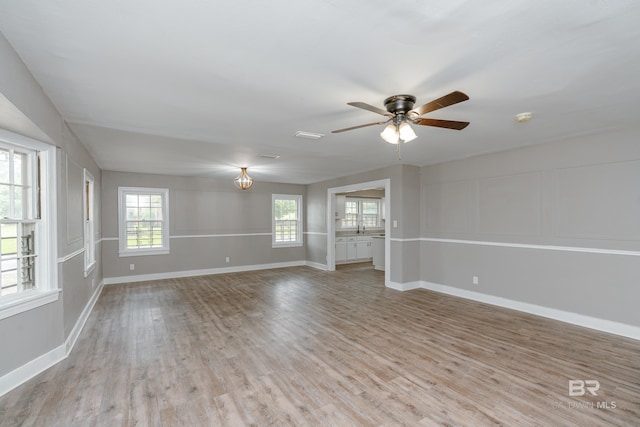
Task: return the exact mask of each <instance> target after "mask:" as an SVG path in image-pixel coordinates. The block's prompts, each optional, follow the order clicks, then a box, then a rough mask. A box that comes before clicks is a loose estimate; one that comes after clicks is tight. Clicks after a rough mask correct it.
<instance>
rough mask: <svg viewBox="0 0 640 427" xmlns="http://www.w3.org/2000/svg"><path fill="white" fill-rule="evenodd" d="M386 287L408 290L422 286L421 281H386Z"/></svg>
mask: <svg viewBox="0 0 640 427" xmlns="http://www.w3.org/2000/svg"><path fill="white" fill-rule="evenodd" d="M386 286H387V288H391V289H395V290H396V291H410V290H413V289H420V288H422V282H420V281H415V282H407V283H399V282H388V283H387V284H386Z"/></svg>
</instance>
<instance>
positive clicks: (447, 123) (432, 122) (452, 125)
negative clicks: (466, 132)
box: [413, 119, 469, 130]
mask: <svg viewBox="0 0 640 427" xmlns="http://www.w3.org/2000/svg"><path fill="white" fill-rule="evenodd" d="M413 123H415V124H417V125H423V126H435V127H439V128H447V129H455V130H462V129H464V128H466V127H467V126H469V122H456V121H454V120H439V119H415V120H414V121H413Z"/></svg>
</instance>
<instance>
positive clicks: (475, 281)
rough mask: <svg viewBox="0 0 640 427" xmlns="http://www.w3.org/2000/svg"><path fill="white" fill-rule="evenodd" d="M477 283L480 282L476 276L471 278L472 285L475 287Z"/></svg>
mask: <svg viewBox="0 0 640 427" xmlns="http://www.w3.org/2000/svg"><path fill="white" fill-rule="evenodd" d="M478 283H480V280H479V279H478V276H473V284H474V285H477V284H478Z"/></svg>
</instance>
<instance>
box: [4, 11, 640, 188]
mask: <svg viewBox="0 0 640 427" xmlns="http://www.w3.org/2000/svg"><path fill="white" fill-rule="evenodd" d="M0 11H1V13H0V31H2V33H3V34H4V36H5V37H6V38H7V39H8V40H9V42H10V43H11V44H12V46H13V47H14V49H15V50H16V51H17V52H18V54H19V55H20V56H21V57H22V59H23V60H24V62H25V63H26V65H27V67H28V68H29V69H30V70H31V72H32V73H33V75H34V77H35V78H36V80H37V81H38V82H39V83H40V84H41V85H42V87H43V89H44V90H45V92H46V93H47V94H48V95H49V97H50V98H51V100H52V101H53V103H54V104H55V105H56V107H57V108H58V110H59V111H60V113H61V114H62V116H63V118H64V119H65V120H66V121H67V122H68V123H69V125H70V126H71V128H72V129H73V131H74V132H75V133H76V134H77V136H78V137H79V138H80V140H81V141H82V142H83V143H84V144H85V146H86V147H87V148H88V149H89V151H90V152H91V153H92V155H93V156H94V158H95V159H96V161H97V162H98V164H99V165H100V167H101V168H103V169H107V170H118V171H135V172H146V173H163V174H179V175H198V176H211V177H216V178H223V179H233V178H234V177H235V176H236V175H237V174H238V172H239V170H238V168H239V167H240V166H248V167H249V174H250V175H252V176H253V177H254V178H256V180H263V181H273V182H289V183H301V184H306V183H312V182H317V181H321V180H325V179H330V178H333V177H336V176H344V175H350V174H352V173H356V172H360V171H365V170H371V169H376V168H379V167H383V166H388V165H392V164H397V163H405V164H413V165H419V166H422V165H426V164H433V163H438V162H442V161H447V160H452V159H459V158H464V157H469V156H472V155H475V154H479V153H487V152H492V151H498V150H506V149H511V148H515V147H519V146H525V145H530V144H537V143H543V142H552V141H557V140H563V139H567V138H573V137H576V136H581V135H585V134H594V133H601V132H608V131H610V130H611V129H624V128H638V127H639V126H640V125H639V124H638V119H637V110H638V100H639V95H640V77H639V76H640V25H638V22H639V21H640V2H637V1H635V2H634V1H625V0H618V1H604V0H555V1H531V0H504V1H490V2H481V1H470V0H469V1H467V0H431V1H424V0H423V1H420V0H414V1H410V0H396V1H388V0H387V1H377V0H376V1H371V0H368V1H367V0H352V1H338V0H324V1H320V0H296V1H293V0H289V1H273V2H262V1H250V0H236V1H234V2H220V1H211V0H209V1H202V0H199V1H198V0H196V1H190V2H184V1H178V0H153V1H151V0H137V1H130V0H127V1H125V0H115V1H97V0H84V1H72V0H48V1H42V0H21V1H10V0H0ZM0 67H1V65H0ZM453 90H460V91H462V92H465V93H467V94H468V95H469V96H470V98H471V99H470V100H469V101H466V102H464V103H461V104H457V105H454V106H450V107H448V108H444V109H442V110H439V111H436V112H433V113H430V114H429V115H428V117H433V118H444V119H449V120H462V121H470V122H471V125H470V126H469V127H467V128H466V129H465V130H462V131H454V130H447V129H440V128H434V127H426V126H414V128H415V130H416V133H417V134H418V138H417V139H416V140H414V141H412V142H410V143H408V144H405V145H403V146H402V147H401V152H400V159H399V156H398V154H397V153H396V148H395V147H394V146H392V145H389V144H387V143H385V142H384V141H383V140H382V139H381V138H380V137H379V133H380V131H382V128H383V126H372V127H367V128H362V129H357V130H353V131H350V132H345V133H339V134H332V133H331V130H333V129H340V128H344V127H349V126H355V125H359V124H364V123H369V122H374V121H379V120H380V119H381V118H382V119H384V118H383V117H382V116H379V115H377V114H375V113H372V112H369V111H365V110H361V109H357V108H354V107H351V106H348V105H347V104H346V103H347V102H350V101H362V102H366V103H369V104H373V105H376V106H379V107H380V108H383V100H384V99H385V98H386V97H388V96H390V95H395V94H404V93H408V94H412V95H415V96H416V97H417V98H418V101H417V103H416V106H418V105H422V104H423V103H426V102H428V101H431V100H432V99H434V98H438V97H440V96H442V95H445V94H447V93H449V92H451V91H453ZM523 111H532V112H534V113H535V118H534V119H533V121H531V122H528V123H524V124H517V123H516V122H515V121H514V120H513V117H514V115H515V114H517V113H520V112H523ZM298 130H303V131H309V132H318V133H323V134H325V135H326V136H325V137H324V138H322V139H320V140H317V141H314V140H308V139H300V138H296V137H295V136H294V134H295V132H296V131H298ZM258 154H278V155H280V156H281V157H280V158H279V159H277V160H269V159H262V158H259V157H257V156H258Z"/></svg>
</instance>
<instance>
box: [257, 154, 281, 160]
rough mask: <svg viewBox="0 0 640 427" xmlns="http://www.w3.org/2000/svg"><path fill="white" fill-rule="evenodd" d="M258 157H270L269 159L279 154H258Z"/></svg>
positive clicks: (276, 157) (277, 156)
mask: <svg viewBox="0 0 640 427" xmlns="http://www.w3.org/2000/svg"><path fill="white" fill-rule="evenodd" d="M258 157H260V158H261V159H271V160H275V159H279V158H280V156H279V155H277V154H258Z"/></svg>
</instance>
